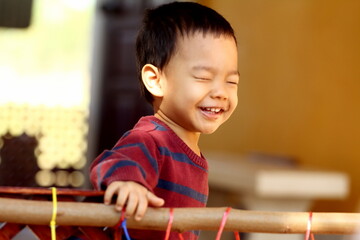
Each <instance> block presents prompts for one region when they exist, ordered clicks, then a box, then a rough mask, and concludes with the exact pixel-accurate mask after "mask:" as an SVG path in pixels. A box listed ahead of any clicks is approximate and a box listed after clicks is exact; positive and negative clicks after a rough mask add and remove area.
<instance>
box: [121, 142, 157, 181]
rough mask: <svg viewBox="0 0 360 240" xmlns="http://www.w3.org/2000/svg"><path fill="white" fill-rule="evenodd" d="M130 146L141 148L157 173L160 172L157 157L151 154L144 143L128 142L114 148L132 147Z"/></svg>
mask: <svg viewBox="0 0 360 240" xmlns="http://www.w3.org/2000/svg"><path fill="white" fill-rule="evenodd" d="M130 147H137V148H140V150H141V151H142V152H143V153H144V155H145V157H146V158H147V159H148V160H149V162H150V164H151V166H152V167H153V169H154V170H155V172H156V174H157V173H158V172H159V170H158V164H157V161H156V159H155V158H154V157H153V156H151V154H150V152H149V150H148V148H147V147H146V146H145V144H143V143H131V144H126V145H122V146H118V147H115V148H114V150H119V149H122V148H130Z"/></svg>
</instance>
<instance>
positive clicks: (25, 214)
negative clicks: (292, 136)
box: [0, 198, 360, 234]
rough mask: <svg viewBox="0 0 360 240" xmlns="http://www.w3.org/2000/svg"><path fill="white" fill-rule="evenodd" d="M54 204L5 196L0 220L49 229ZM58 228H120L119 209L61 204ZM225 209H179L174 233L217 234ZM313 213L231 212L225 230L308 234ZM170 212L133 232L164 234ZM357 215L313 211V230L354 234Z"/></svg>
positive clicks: (155, 213) (132, 224) (151, 214)
mask: <svg viewBox="0 0 360 240" xmlns="http://www.w3.org/2000/svg"><path fill="white" fill-rule="evenodd" d="M52 207H53V205H52V202H51V201H38V200H23V199H12V198H0V222H11V223H18V224H38V225H48V224H49V222H50V220H51V216H52ZM57 209H58V211H57V218H56V224H57V225H66V226H97V227H105V226H107V227H111V226H115V225H116V224H117V223H118V221H119V218H120V213H119V212H117V211H115V208H114V206H107V205H104V204H102V203H86V202H58V203H57ZM225 209H226V208H176V209H174V222H173V224H172V230H173V231H179V232H183V231H188V230H218V228H219V225H220V222H221V219H222V216H223V213H224V211H225ZM308 218H309V213H306V212H263V211H248V210H237V209H232V210H231V212H230V214H229V216H228V220H227V222H226V225H225V228H224V230H225V231H239V232H258V233H305V232H306V229H307V221H308ZM168 219H169V209H168V208H149V209H148V211H147V212H146V214H145V216H144V218H143V220H141V221H140V222H136V221H135V220H132V219H129V220H128V222H127V226H128V228H134V229H153V230H165V229H166V226H167V224H168ZM359 226H360V214H358V213H313V217H312V227H311V232H312V233H315V234H353V233H355V232H357V230H359V229H358V228H359Z"/></svg>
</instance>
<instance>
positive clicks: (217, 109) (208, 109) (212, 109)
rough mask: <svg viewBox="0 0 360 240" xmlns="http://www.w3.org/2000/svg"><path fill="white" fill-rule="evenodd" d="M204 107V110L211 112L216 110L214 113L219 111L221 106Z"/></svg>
mask: <svg viewBox="0 0 360 240" xmlns="http://www.w3.org/2000/svg"><path fill="white" fill-rule="evenodd" d="M205 109H206V111H211V112H216V113H218V112H220V111H221V108H205Z"/></svg>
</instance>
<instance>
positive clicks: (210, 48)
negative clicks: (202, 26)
mask: <svg viewBox="0 0 360 240" xmlns="http://www.w3.org/2000/svg"><path fill="white" fill-rule="evenodd" d="M224 57H225V58H226V57H228V58H230V59H233V60H236V61H237V46H236V40H235V39H234V37H233V36H231V35H225V34H214V33H211V32H209V33H203V32H199V31H198V32H194V33H188V34H185V35H181V34H178V37H177V41H176V45H175V49H174V52H173V54H172V56H171V58H170V61H172V60H173V58H177V59H179V58H181V59H182V60H185V61H197V60H198V61H206V59H209V60H210V59H214V58H224Z"/></svg>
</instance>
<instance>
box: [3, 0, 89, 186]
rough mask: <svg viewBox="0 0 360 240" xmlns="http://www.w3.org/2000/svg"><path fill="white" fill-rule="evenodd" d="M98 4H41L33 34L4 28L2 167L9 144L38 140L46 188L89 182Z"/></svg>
mask: <svg viewBox="0 0 360 240" xmlns="http://www.w3.org/2000/svg"><path fill="white" fill-rule="evenodd" d="M94 6H95V3H94V1H93V0H79V1H71V0H52V1H47V0H36V1H33V7H32V8H33V9H32V18H31V25H30V27H29V28H27V29H13V28H0V53H1V54H0V86H1V87H0V136H1V139H0V148H2V155H1V156H2V159H1V162H0V167H1V165H3V164H5V162H6V161H10V160H11V159H10V157H9V156H5V152H8V151H5V148H10V147H11V146H10V145H9V146H8V145H6V143H7V142H8V141H7V140H10V139H13V138H14V139H15V138H20V139H21V138H24V137H26V138H34V139H36V140H37V144H36V145H35V146H34V156H35V158H34V159H36V163H37V166H38V169H37V171H36V173H35V176H36V177H35V181H36V184H37V185H39V186H53V185H55V186H63V187H80V186H82V185H83V184H84V181H85V176H84V173H83V168H84V167H85V165H86V150H87V139H86V137H87V133H88V121H87V120H88V115H89V87H90V79H89V67H90V66H89V61H90V48H91V42H90V41H91V36H90V35H91V29H92V22H93V14H94ZM15 148H16V147H15ZM19 150H20V149H19ZM10 152H12V151H10ZM21 174H27V173H26V172H24V173H21ZM15 184H16V183H15Z"/></svg>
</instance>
